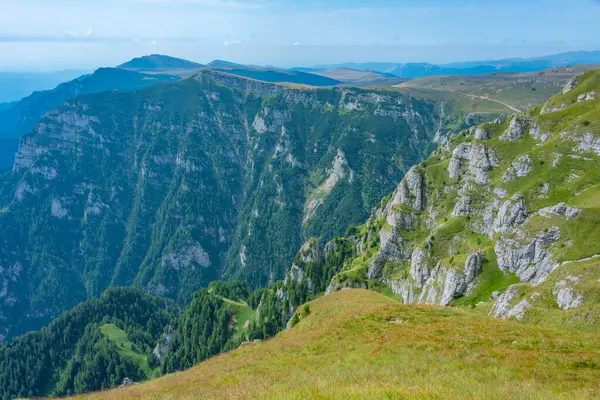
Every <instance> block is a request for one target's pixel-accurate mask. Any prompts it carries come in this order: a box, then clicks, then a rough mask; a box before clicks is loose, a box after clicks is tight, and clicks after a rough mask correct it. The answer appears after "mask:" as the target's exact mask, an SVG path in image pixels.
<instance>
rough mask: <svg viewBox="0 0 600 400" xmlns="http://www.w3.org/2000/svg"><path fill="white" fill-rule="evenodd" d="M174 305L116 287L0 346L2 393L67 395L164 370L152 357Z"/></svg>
mask: <svg viewBox="0 0 600 400" xmlns="http://www.w3.org/2000/svg"><path fill="white" fill-rule="evenodd" d="M177 311H178V310H177V308H176V306H175V305H174V304H173V303H172V302H170V301H168V300H166V299H160V298H157V297H152V296H149V295H147V294H144V293H142V292H141V291H139V290H137V289H131V288H113V289H110V290H108V291H106V293H103V294H102V296H100V297H99V298H95V299H92V300H89V301H87V302H85V303H82V304H79V305H78V306H77V307H76V308H75V309H73V310H71V311H69V312H66V313H64V314H63V315H62V316H60V317H59V318H58V319H56V320H54V321H53V322H52V323H51V324H50V325H49V326H47V327H45V328H43V329H41V330H40V331H38V332H32V333H29V334H27V335H24V336H21V337H19V338H16V339H15V340H14V341H13V342H12V343H11V344H6V345H4V344H2V345H0V398H2V399H12V398H14V397H15V396H36V397H38V396H41V395H67V394H72V393H81V392H84V391H90V390H99V389H105V388H110V387H114V386H117V385H118V384H120V383H121V382H122V381H123V379H124V378H126V377H128V378H131V379H136V380H142V379H148V378H150V377H154V376H157V375H158V374H160V361H159V360H157V359H156V357H152V351H153V349H154V346H155V344H156V343H157V342H158V341H159V339H160V337H161V335H162V334H163V332H164V330H165V327H166V326H167V324H169V323H170V322H172V321H173V320H174V319H175V318H176V313H177Z"/></svg>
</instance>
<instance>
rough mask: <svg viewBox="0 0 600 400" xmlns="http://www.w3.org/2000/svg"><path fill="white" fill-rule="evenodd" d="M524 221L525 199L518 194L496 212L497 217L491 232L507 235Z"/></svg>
mask: <svg viewBox="0 0 600 400" xmlns="http://www.w3.org/2000/svg"><path fill="white" fill-rule="evenodd" d="M526 219H527V208H526V206H525V198H524V197H523V196H522V195H520V194H516V195H514V196H513V197H512V198H511V199H510V200H507V201H505V202H504V203H503V204H502V206H501V207H500V209H499V210H498V215H497V216H496V219H495V220H494V224H493V231H494V232H499V233H507V232H509V231H510V230H511V229H512V228H513V227H514V226H516V225H520V224H522V223H523V222H525V220H526Z"/></svg>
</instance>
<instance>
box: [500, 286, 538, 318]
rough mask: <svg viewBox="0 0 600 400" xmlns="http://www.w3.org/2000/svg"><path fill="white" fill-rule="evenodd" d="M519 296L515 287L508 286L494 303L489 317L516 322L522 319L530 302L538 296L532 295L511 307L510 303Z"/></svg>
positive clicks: (529, 306) (536, 294)
mask: <svg viewBox="0 0 600 400" xmlns="http://www.w3.org/2000/svg"><path fill="white" fill-rule="evenodd" d="M518 295H519V290H518V287H517V286H516V285H513V286H510V287H509V288H508V289H506V291H505V292H504V293H502V294H501V295H500V297H498V299H497V300H496V302H495V303H494V305H493V307H492V310H491V311H490V315H493V316H494V317H495V318H502V319H509V318H515V319H517V320H521V319H523V317H525V314H526V313H527V310H529V309H530V308H531V306H532V304H531V301H532V300H533V299H535V298H536V297H538V296H539V294H538V293H534V294H533V295H532V296H531V297H530V298H529V299H523V300H521V301H520V302H519V303H517V304H516V305H515V306H512V307H511V302H513V300H514V299H515V298H517V296H518Z"/></svg>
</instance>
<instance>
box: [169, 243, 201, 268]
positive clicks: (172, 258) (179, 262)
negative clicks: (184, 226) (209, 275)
mask: <svg viewBox="0 0 600 400" xmlns="http://www.w3.org/2000/svg"><path fill="white" fill-rule="evenodd" d="M192 262H195V263H197V264H199V265H200V266H202V267H208V266H210V265H211V262H210V257H209V256H208V253H207V252H206V251H205V250H204V249H203V248H202V246H200V244H194V245H191V246H188V247H184V248H182V249H181V250H180V251H178V252H176V253H169V254H166V255H165V256H163V258H162V264H163V265H166V266H169V267H171V268H173V269H176V270H178V271H179V270H181V269H182V268H187V267H189V266H190V265H192Z"/></svg>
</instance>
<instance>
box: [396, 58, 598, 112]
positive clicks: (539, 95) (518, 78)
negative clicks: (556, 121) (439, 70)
mask: <svg viewBox="0 0 600 400" xmlns="http://www.w3.org/2000/svg"><path fill="white" fill-rule="evenodd" d="M597 68H598V66H597V65H579V66H574V67H560V68H553V69H550V70H546V71H541V72H522V73H510V72H504V73H494V74H486V75H470V76H456V75H454V76H453V75H441V76H432V77H426V78H418V79H411V80H409V81H407V82H404V83H402V84H400V87H405V88H413V89H429V90H434V91H442V92H451V93H455V94H459V95H462V96H463V97H465V98H466V99H467V100H469V101H470V102H471V104H473V105H474V107H476V111H477V109H478V108H480V106H481V104H482V103H483V102H485V101H486V100H488V101H490V100H496V101H498V102H501V103H505V104H507V105H510V106H512V107H514V108H516V109H517V110H520V111H525V110H527V109H529V108H532V107H536V106H537V105H539V104H541V103H543V102H545V101H546V100H547V99H548V98H550V97H552V96H554V95H555V94H556V93H558V92H559V91H560V89H561V88H562V87H563V85H564V84H565V83H566V82H567V81H568V80H569V79H571V78H573V77H575V76H577V75H579V74H581V73H583V72H586V71H590V70H594V69H597ZM500 105H501V104H500ZM514 111H515V110H511V111H510V113H511V114H512V113H513V112H514Z"/></svg>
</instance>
